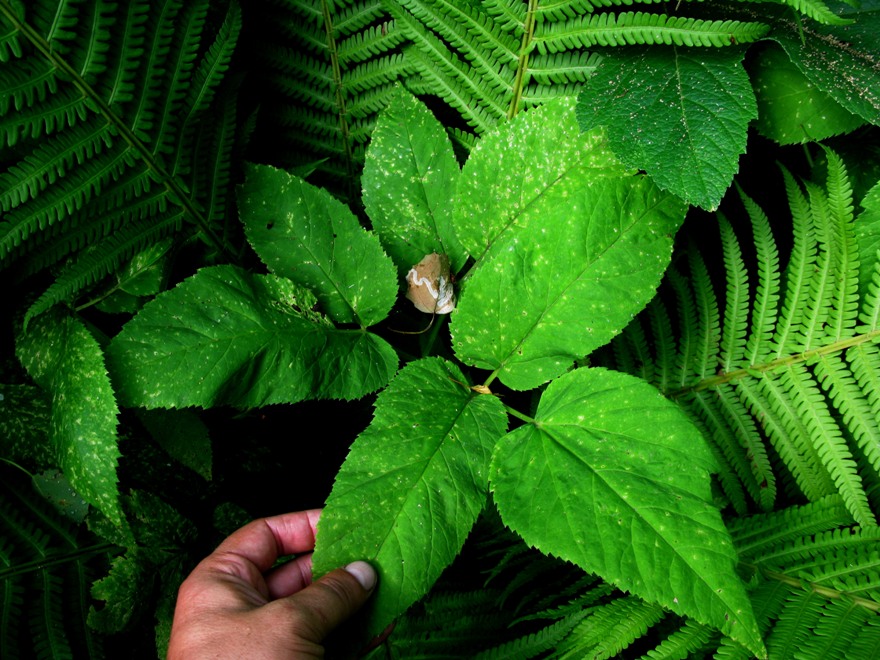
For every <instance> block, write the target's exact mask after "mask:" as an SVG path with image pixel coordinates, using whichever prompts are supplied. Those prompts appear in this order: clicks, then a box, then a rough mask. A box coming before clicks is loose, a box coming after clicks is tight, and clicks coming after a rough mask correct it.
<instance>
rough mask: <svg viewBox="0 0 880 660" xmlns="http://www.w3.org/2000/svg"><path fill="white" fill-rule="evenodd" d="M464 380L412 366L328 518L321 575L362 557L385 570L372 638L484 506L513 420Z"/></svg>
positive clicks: (339, 486) (432, 363)
mask: <svg viewBox="0 0 880 660" xmlns="http://www.w3.org/2000/svg"><path fill="white" fill-rule="evenodd" d="M455 381H459V382H455ZM464 382H465V378H464V376H463V375H462V373H461V371H459V369H458V368H457V367H456V366H454V365H453V364H451V363H448V362H445V361H444V360H441V359H439V358H429V359H425V360H419V361H418V362H412V363H410V364H408V365H407V366H406V367H404V369H402V370H401V372H400V373H399V374H398V375H397V377H396V378H395V379H394V380H393V381H392V382H391V384H390V385H389V386H388V387H387V388H386V389H385V390H384V391H383V392H382V393H381V394H380V395H379V397H378V399H377V400H376V412H375V416H374V418H373V421H372V422H371V424H370V426H369V427H368V428H367V429H366V430H365V431H364V432H363V433H361V434H360V436H358V438H357V440H355V442H354V445H352V448H351V452H350V453H349V455H348V458H347V459H346V461H345V464H344V465H343V466H342V469H341V470H340V471H339V474H338V475H337V477H336V483H335V484H334V486H333V492H332V493H331V494H330V497H329V499H328V500H327V506H326V508H325V509H324V512H323V514H322V515H321V521H320V522H319V523H318V539H317V546H316V548H315V555H314V564H313V566H314V569H313V570H314V572H315V575H321V574H323V573H326V572H328V571H330V570H332V569H334V568H337V567H339V566H344V565H345V564H347V563H349V562H351V561H354V560H356V559H364V560H367V561H370V562H371V563H372V564H373V565H374V566H375V567H376V568H377V570H378V571H379V576H380V577H379V587H378V591H377V593H376V594H375V595H374V596H373V597H372V598H371V599H370V601H369V603H368V605H367V607H368V608H369V610H368V613H367V622H366V626H367V629H368V631H367V633H368V635H375V634H377V633H379V632H381V631H382V630H383V629H384V628H385V626H386V625H388V624H389V623H390V622H391V621H392V620H393V619H394V618H395V617H397V616H398V615H400V614H401V613H403V612H404V611H405V610H406V609H407V608H408V607H409V606H410V605H412V604H413V603H414V602H416V601H417V600H418V599H419V598H421V597H422V596H424V595H425V594H426V593H427V592H428V590H429V589H430V588H431V586H432V585H433V584H434V582H435V580H436V579H437V578H438V577H439V576H440V573H441V572H442V571H443V569H444V568H446V566H448V565H449V564H450V563H451V562H452V560H453V559H454V558H455V557H456V555H457V554H458V553H459V551H460V550H461V547H462V545H463V544H464V540H465V537H466V536H467V534H468V532H469V531H470V529H471V527H472V526H473V524H474V522H475V521H476V518H477V515H478V514H479V512H480V510H481V509H482V508H483V506H484V505H485V502H486V497H487V482H488V474H489V460H490V458H491V454H492V450H493V448H494V446H495V442H496V440H498V438H500V437H501V436H502V435H503V434H504V432H505V431H506V429H507V415H506V413H505V412H504V407H503V406H502V405H501V402H500V401H499V400H498V399H497V398H496V397H494V396H490V395H478V394H476V393H474V392H472V391H471V390H470V389H468V388H467V387H464V386H462V385H461V384H460V383H464Z"/></svg>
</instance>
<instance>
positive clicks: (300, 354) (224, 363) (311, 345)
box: [108, 266, 397, 408]
mask: <svg viewBox="0 0 880 660" xmlns="http://www.w3.org/2000/svg"><path fill="white" fill-rule="evenodd" d="M314 302H315V298H314V296H312V295H311V294H310V293H309V292H308V291H306V290H304V289H301V288H299V287H297V286H296V285H295V284H293V282H291V281H290V280H286V279H284V278H281V277H276V276H274V275H263V276H261V275H251V274H250V273H247V272H246V271H243V270H241V269H239V268H235V267H233V266H215V267H212V268H205V269H202V270H200V271H199V272H198V273H196V274H195V275H194V276H192V277H190V278H188V279H187V280H185V281H184V282H182V283H181V284H180V285H178V286H177V287H176V288H174V289H172V290H170V291H166V292H165V293H163V294H161V295H159V296H157V297H156V298H155V299H154V300H153V301H151V302H150V303H149V304H147V305H146V306H144V308H143V309H142V310H141V311H140V313H138V315H137V316H135V317H134V318H133V319H132V320H131V321H129V323H127V324H126V325H125V327H124V328H123V329H122V332H120V333H119V335H117V336H116V337H115V338H114V339H113V341H112V342H111V343H110V348H109V352H108V356H109V358H110V364H111V367H112V371H113V375H114V382H115V383H116V385H117V389H118V392H119V398H120V401H121V402H122V403H123V404H124V405H127V406H141V407H145V408H159V407H164V408H176V407H186V406H201V407H212V406H218V405H224V404H226V405H231V406H235V407H239V408H252V407H258V406H264V405H269V404H273V403H293V402H296V401H302V400H304V399H335V398H338V399H355V398H358V397H361V396H363V395H364V394H367V393H369V392H372V391H374V390H376V389H378V388H380V387H382V386H384V385H385V384H386V383H387V382H388V381H389V380H390V378H391V376H392V375H393V374H394V372H395V370H396V368H397V355H396V354H395V352H394V349H392V348H391V346H389V345H388V344H387V343H386V342H385V341H384V340H383V339H381V338H379V337H377V336H376V335H373V334H371V333H369V332H364V331H362V330H338V329H336V328H334V327H333V326H331V325H329V324H328V323H327V322H326V320H325V319H323V317H321V316H320V315H318V314H316V313H315V312H313V311H311V307H312V305H313V304H314Z"/></svg>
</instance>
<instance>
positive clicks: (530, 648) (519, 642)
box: [473, 613, 585, 660]
mask: <svg viewBox="0 0 880 660" xmlns="http://www.w3.org/2000/svg"><path fill="white" fill-rule="evenodd" d="M584 616H585V613H578V614H574V615H571V616H568V617H565V618H563V619H560V620H559V621H556V622H555V623H551V624H550V625H548V626H545V627H544V628H541V629H540V630H539V631H538V632H534V633H531V634H528V635H524V636H522V637H520V638H518V639H514V640H511V641H509V642H505V643H504V644H500V645H498V646H495V647H493V648H491V649H488V650H485V651H482V652H480V653H477V654H476V655H474V656H473V657H474V659H475V660H529V659H530V658H535V657H538V656H541V655H542V654H544V653H547V652H548V651H552V650H554V649H556V648H557V646H558V644H559V643H560V642H561V641H562V640H563V639H564V638H565V636H566V635H568V634H569V633H570V632H571V630H572V628H574V627H575V626H576V625H577V624H578V623H579V622H580V621H581V620H582V619H583V618H584Z"/></svg>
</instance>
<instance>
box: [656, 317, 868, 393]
mask: <svg viewBox="0 0 880 660" xmlns="http://www.w3.org/2000/svg"><path fill="white" fill-rule="evenodd" d="M878 337H880V330H872V331H870V332H866V333H865V334H863V335H857V336H855V337H850V338H848V339H841V340H840V341H836V342H834V343H831V344H828V345H826V346H822V347H820V348H814V349H812V350H809V351H804V352H803V353H798V354H796V355H787V356H785V357H783V358H777V359H776V360H771V361H770V362H767V363H766V364H755V365H752V366H750V367H747V368H745V369H735V370H733V371H727V372H725V373H722V374H718V375H717V376H711V377H709V378H704V379H703V380H701V381H699V382H698V383H696V384H695V385H689V386H688V387H683V388H681V389H679V390H674V391H672V392H670V393H669V396H670V397H672V398H676V397H679V396H682V395H684V394H688V393H689V392H701V391H703V390H708V389H710V388H713V387H718V386H719V385H724V384H726V383H730V382H733V381H735V380H740V379H741V378H746V377H751V376H754V375H755V374H761V373H765V372H768V371H774V370H776V369H778V368H779V367H786V366H789V365H792V364H798V363H801V362H807V363H809V362H812V361H813V360H815V359H817V358H819V357H821V356H823V355H830V354H833V353H837V352H840V351H844V350H846V349H848V348H852V347H853V346H858V345H859V344H864V343H867V342H873V341H876V340H877V339H878Z"/></svg>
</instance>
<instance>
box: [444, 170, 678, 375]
mask: <svg viewBox="0 0 880 660" xmlns="http://www.w3.org/2000/svg"><path fill="white" fill-rule="evenodd" d="M684 212H685V208H684V205H683V204H682V203H681V201H680V200H679V199H677V198H675V197H673V196H672V195H669V194H666V193H663V192H661V191H660V190H659V189H658V188H657V187H656V186H655V185H654V184H653V183H652V182H651V181H650V180H649V179H647V177H644V176H629V177H626V178H616V179H614V178H609V179H604V180H598V181H590V180H581V179H569V180H568V181H567V182H566V183H561V182H560V183H558V184H557V185H554V186H553V188H552V189H551V190H548V192H547V193H546V194H545V195H544V196H543V197H542V198H541V202H540V203H535V204H533V205H532V207H531V209H530V210H529V214H528V217H527V219H526V222H525V224H526V228H525V229H521V230H519V231H518V232H516V234H515V235H514V236H512V237H510V240H508V241H506V242H505V243H500V244H499V245H498V250H497V253H496V254H497V256H496V257H495V258H494V259H492V260H491V261H490V262H489V263H488V264H486V265H485V266H484V267H482V268H480V269H479V270H477V272H476V273H474V275H473V277H472V278H471V279H470V281H469V282H468V284H467V286H466V288H465V290H464V291H463V292H462V294H461V296H460V299H459V305H458V310H457V311H456V312H455V313H454V314H453V315H452V324H451V326H450V332H451V333H452V337H453V347H454V349H455V354H456V356H457V357H458V358H459V359H460V360H462V361H463V362H465V363H466V364H470V365H473V366H475V367H479V368H481V369H490V370H493V371H495V372H497V375H498V377H499V378H500V379H501V381H502V382H503V383H504V384H505V385H507V386H508V387H512V388H514V389H529V388H532V387H537V386H538V385H541V384H542V383H545V382H547V381H548V380H550V379H551V378H554V377H556V376H558V375H559V374H561V373H563V372H564V371H565V370H566V369H568V368H569V367H570V366H571V364H572V362H573V361H574V360H575V359H578V358H581V357H583V356H584V355H586V354H588V353H590V352H591V351H593V350H594V349H596V348H598V347H599V346H602V345H603V344H605V343H607V342H608V341H610V340H611V338H612V337H613V336H614V335H615V334H617V333H618V332H620V330H621V329H622V328H624V327H625V326H626V325H627V324H628V323H629V322H630V321H631V320H632V318H633V316H634V315H635V314H636V313H637V312H638V311H639V310H640V309H642V307H644V306H645V305H646V304H647V302H648V301H649V300H650V299H651V298H652V297H653V295H654V292H655V290H656V288H657V285H658V284H659V283H660V278H661V276H662V275H663V272H664V270H665V269H666V266H667V265H668V263H669V259H670V255H671V253H672V236H673V235H674V234H675V231H676V229H677V228H678V226H679V225H680V223H681V221H682V220H683V219H684ZM532 214H534V216H535V218H540V221H530V219H531V216H532Z"/></svg>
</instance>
